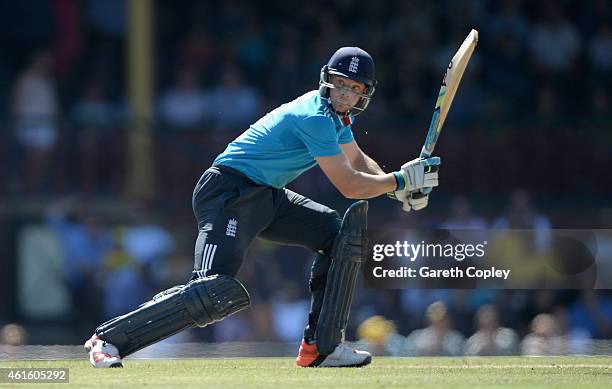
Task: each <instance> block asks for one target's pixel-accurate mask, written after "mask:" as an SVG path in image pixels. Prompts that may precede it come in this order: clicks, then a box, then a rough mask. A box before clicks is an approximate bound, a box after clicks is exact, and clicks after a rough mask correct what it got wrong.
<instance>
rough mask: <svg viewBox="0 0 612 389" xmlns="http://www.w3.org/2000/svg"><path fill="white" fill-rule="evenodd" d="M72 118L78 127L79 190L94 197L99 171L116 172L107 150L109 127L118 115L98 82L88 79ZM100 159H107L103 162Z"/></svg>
mask: <svg viewBox="0 0 612 389" xmlns="http://www.w3.org/2000/svg"><path fill="white" fill-rule="evenodd" d="M71 117H72V119H73V120H74V124H75V125H76V126H77V128H76V143H77V158H78V163H77V164H76V165H77V167H78V169H79V170H80V175H79V176H80V177H79V178H80V180H79V184H80V185H79V187H80V189H81V191H82V192H84V193H90V194H91V193H96V192H97V191H98V190H99V189H101V188H102V187H103V186H102V184H103V183H102V182H101V180H102V170H103V169H104V168H106V169H107V171H109V172H108V174H112V172H113V171H115V170H117V169H116V168H117V161H116V159H115V158H114V156H113V155H112V148H111V147H110V146H111V143H112V139H111V136H112V135H113V134H112V127H113V126H114V125H116V121H117V119H118V118H117V111H116V109H115V107H113V105H112V104H111V103H110V102H109V100H108V98H107V95H106V90H105V88H104V86H103V85H102V84H101V82H100V81H98V80H97V79H91V80H89V81H88V82H87V83H86V84H85V86H84V87H83V92H82V95H81V97H80V99H79V100H78V101H77V102H76V104H75V106H74V108H73V109H72V115H71ZM115 135H116V134H115ZM103 155H104V156H108V157H110V158H103V157H102V156H103ZM115 180H116V179H115ZM109 184H110V183H109ZM107 188H108V187H107Z"/></svg>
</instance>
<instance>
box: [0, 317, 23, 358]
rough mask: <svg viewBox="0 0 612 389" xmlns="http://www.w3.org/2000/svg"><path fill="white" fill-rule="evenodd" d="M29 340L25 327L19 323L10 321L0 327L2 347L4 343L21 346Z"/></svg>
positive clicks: (0, 343) (0, 344)
mask: <svg viewBox="0 0 612 389" xmlns="http://www.w3.org/2000/svg"><path fill="white" fill-rule="evenodd" d="M27 340H28V334H27V332H26V330H25V328H23V326H21V325H19V324H17V323H9V324H6V325H4V326H2V327H0V347H1V346H2V345H7V346H21V345H24V344H26V343H27ZM0 354H2V353H0Z"/></svg>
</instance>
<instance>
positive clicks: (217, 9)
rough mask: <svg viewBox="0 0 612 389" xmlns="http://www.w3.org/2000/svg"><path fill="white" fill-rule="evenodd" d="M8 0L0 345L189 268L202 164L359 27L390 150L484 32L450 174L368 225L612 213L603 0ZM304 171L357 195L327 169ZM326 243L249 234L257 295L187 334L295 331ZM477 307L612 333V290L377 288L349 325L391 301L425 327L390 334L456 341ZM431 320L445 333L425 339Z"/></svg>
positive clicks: (416, 139)
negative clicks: (469, 41)
mask: <svg viewBox="0 0 612 389" xmlns="http://www.w3.org/2000/svg"><path fill="white" fill-rule="evenodd" d="M149 12H150V16H151V19H150V22H151V23H150V25H147V20H148V19H147V15H148V14H149ZM0 20H1V22H0V32H1V33H0V118H1V119H2V120H1V121H0V296H2V297H1V299H0V328H1V329H0V344H9V345H10V344H79V343H81V342H82V341H83V340H84V339H85V338H86V337H88V336H89V335H90V334H91V332H92V330H93V329H94V328H95V325H96V324H98V323H99V322H101V321H102V320H105V319H107V318H110V317H112V316H114V315H116V314H119V313H123V312H126V311H128V310H130V309H132V308H134V307H135V306H137V305H138V304H139V303H141V302H143V301H145V300H147V299H148V298H149V297H150V296H151V295H152V294H153V293H155V292H156V291H158V290H161V289H163V288H166V287H169V286H172V285H175V284H178V283H183V282H185V281H186V280H187V278H188V277H189V273H190V270H191V266H192V255H193V254H192V251H193V243H194V240H195V236H196V234H195V232H196V231H195V223H194V220H193V216H192V214H191V203H190V200H191V191H192V189H193V185H194V183H195V182H196V180H197V178H198V177H199V175H200V174H201V173H202V172H203V171H204V169H205V168H206V167H207V166H208V165H209V164H210V162H211V160H212V158H213V157H214V156H215V155H216V154H217V153H219V152H220V151H222V149H223V148H224V146H225V144H226V143H227V142H228V141H229V140H231V139H232V138H233V137H235V136H236V135H238V134H239V133H241V132H242V131H243V130H244V129H245V128H246V127H247V126H248V124H249V123H251V122H252V121H254V120H256V119H257V118H258V117H259V116H260V115H261V114H263V113H265V112H267V111H269V110H270V109H272V108H274V107H275V106H277V105H278V104H280V103H283V102H285V101H287V100H290V99H292V98H294V97H296V96H298V95H300V94H302V93H304V92H306V91H308V90H312V89H315V88H316V87H317V82H318V77H319V70H320V68H321V66H322V65H323V64H324V63H325V62H326V61H327V59H328V57H329V56H330V54H331V53H332V52H333V51H334V50H335V49H336V48H337V47H339V46H342V45H357V46H360V47H362V48H364V49H366V50H368V51H369V52H370V53H371V54H372V55H373V56H374V58H375V60H376V65H377V78H378V80H379V88H378V89H377V91H376V94H375V96H374V99H373V101H372V103H371V105H370V107H369V108H368V110H367V112H366V113H365V114H364V115H363V116H361V117H359V118H358V119H359V120H358V121H357V123H356V125H355V126H354V132H355V136H356V138H357V140H358V142H359V144H360V145H361V146H362V148H363V149H364V150H366V152H368V153H369V154H370V155H372V156H373V157H374V158H375V159H376V160H377V161H379V162H380V164H381V166H384V168H386V169H387V170H391V169H396V168H398V167H399V166H400V165H401V164H402V163H403V162H404V161H405V160H407V159H411V158H413V157H414V156H416V154H417V153H418V151H419V150H420V146H421V144H422V140H423V137H424V134H425V132H426V126H427V123H428V122H429V118H430V115H431V110H432V106H433V103H434V100H435V96H436V93H437V91H438V88H439V82H440V78H441V75H442V72H443V69H444V67H445V66H446V64H447V61H448V59H449V58H450V57H451V55H452V53H453V52H454V51H455V50H456V48H457V47H458V45H459V44H460V42H461V41H462V40H463V38H464V36H465V35H466V33H467V32H468V31H469V29H470V28H477V29H478V30H479V31H480V37H481V39H480V42H479V46H478V48H477V51H476V54H475V57H474V58H473V60H472V63H471V64H470V66H469V69H468V71H467V72H466V78H465V79H464V80H463V83H462V85H461V88H460V91H459V92H458V95H457V97H456V99H455V103H454V105H453V107H452V110H451V114H450V115H449V118H448V120H447V124H446V128H445V130H444V135H443V136H442V137H441V140H440V142H439V145H438V148H437V153H438V154H439V155H441V156H442V157H443V159H444V169H443V173H442V186H441V187H440V188H439V189H437V190H436V192H435V193H434V195H433V196H432V201H431V204H430V206H429V208H428V209H427V210H426V211H424V212H421V213H418V214H414V213H412V214H404V213H403V212H402V211H401V210H400V207H398V204H397V203H395V202H392V201H390V200H387V199H382V198H381V199H376V200H373V201H372V202H371V207H370V209H371V213H370V226H385V227H395V228H419V227H435V226H441V225H442V226H449V225H452V226H454V227H455V228H457V227H459V226H462V227H469V226H471V227H481V228H484V227H487V226H500V225H505V226H510V227H513V228H526V229H538V230H542V231H545V230H546V229H549V228H589V229H594V228H612V208H611V206H612V204H611V203H610V193H612V180H610V179H609V172H608V171H607V169H608V168H609V167H610V166H612V163H611V162H612V132H611V131H610V127H611V123H612V121H611V119H612V111H611V109H612V106H611V104H612V103H611V101H610V99H611V92H610V91H611V90H612V28H611V23H612V22H611V20H612V8H611V6H610V4H609V3H608V2H606V1H604V0H601V1H595V0H593V1H582V2H578V1H575V2H569V1H529V2H527V1H519V0H506V1H500V2H492V1H484V0H469V1H440V2H435V3H434V2H428V1H410V2H399V1H398V2H391V1H380V2H358V1H351V0H337V1H325V2H323V1H311V2H308V3H307V4H303V5H300V6H299V7H297V6H295V5H294V4H292V3H288V2H276V1H267V2H246V1H244V2H243V1H224V2H211V1H175V2H163V1H151V2H145V1H138V0H133V1H121V0H108V1H103V0H90V1H82V2H77V1H70V0H52V1H42V0H40V1H38V0H29V1H24V2H3V3H2V4H1V5H0ZM148 28H150V30H148ZM147 31H148V32H147ZM149 49H150V50H149ZM468 172H469V174H467V173H468ZM290 187H291V188H293V189H294V190H296V191H298V192H300V193H303V194H305V195H307V196H310V197H312V198H313V199H314V200H316V201H319V202H322V203H326V204H329V205H330V206H333V207H336V209H338V210H339V211H341V212H342V211H344V209H345V208H346V207H347V206H348V204H349V201H348V200H345V199H342V197H341V195H340V194H339V193H338V192H337V191H336V190H335V189H334V188H333V187H332V185H331V184H330V183H329V182H328V181H327V179H326V178H325V177H324V176H323V174H322V173H321V172H320V170H319V169H317V168H315V169H313V170H312V171H311V172H309V173H308V174H306V175H305V176H304V177H302V178H300V179H299V180H297V181H296V182H294V183H292V184H291V185H290ZM607 244H608V251H606V252H605V255H604V256H603V260H604V261H608V263H612V249H610V245H611V244H612V243H610V242H607ZM525 255H528V253H526V254H525ZM309 265H310V255H309V254H308V253H307V252H305V251H304V250H300V249H294V248H283V247H278V246H274V245H269V244H265V243H258V244H256V245H254V247H252V249H251V250H250V252H249V255H248V257H247V259H246V261H245V264H244V266H243V269H242V270H241V273H240V278H241V279H242V280H244V282H245V283H246V285H247V287H248V289H249V290H250V291H251V294H252V298H253V306H252V307H251V308H250V309H249V310H248V311H246V312H243V313H241V314H239V315H237V316H234V317H232V318H229V319H227V320H226V321H224V322H222V323H218V324H216V325H214V326H211V327H209V328H206V329H199V330H190V331H187V332H185V333H184V334H182V335H181V336H180V337H179V339H177V341H179V340H180V341H198V342H201V341H202V342H223V341H280V342H294V343H295V345H296V347H297V342H298V341H299V337H300V333H301V329H302V327H303V324H304V323H305V317H306V313H305V312H306V310H307V305H308V301H307V298H308V291H307V282H306V280H307V274H308V270H309ZM434 302H440V303H437V304H434V305H431V304H432V303H434ZM485 306H486V307H488V308H486V309H484V310H483V309H482V307H485ZM428 307H429V309H428ZM491 307H492V308H491ZM479 310H480V312H481V313H482V312H492V311H495V312H497V314H498V315H499V324H500V325H501V326H503V327H507V328H511V329H513V331H514V332H515V334H516V340H515V341H514V343H513V348H512V350H511V352H512V353H521V352H525V353H536V354H537V353H542V354H547V353H552V354H555V353H561V354H564V353H569V354H572V353H588V352H592V351H593V350H591V349H589V346H588V345H589V344H590V343H589V339H599V340H602V339H603V340H605V339H610V337H612V294H611V293H610V292H609V291H596V292H593V291H573V290H566V291H535V290H534V291H495V290H475V291H452V290H405V291H374V290H367V289H362V290H360V291H359V292H358V295H357V297H356V302H355V308H354V310H353V312H352V315H351V323H350V327H349V333H348V337H349V339H357V338H358V337H359V335H362V336H367V331H362V332H359V333H358V331H357V328H358V326H359V324H360V323H362V322H363V321H364V320H365V319H367V318H369V317H371V316H372V315H375V314H379V315H384V316H385V317H386V318H387V319H389V320H392V321H393V322H394V327H395V331H396V332H397V334H398V336H399V335H402V336H408V335H411V334H412V338H410V336H408V337H407V338H396V339H400V340H399V341H398V342H399V343H398V342H395V343H394V345H395V346H393V345H391V344H388V345H387V346H389V347H387V348H386V350H382V349H381V350H380V352H386V353H394V352H395V353H396V354H398V355H415V354H419V353H421V354H422V353H430V354H451V353H462V352H463V351H464V349H465V348H464V346H463V344H464V343H463V341H464V339H467V338H468V337H470V336H471V335H473V334H474V333H475V332H476V330H478V329H479V327H478V320H476V313H477V312H478V311H479ZM481 315H484V313H482V314H481ZM368 323H370V324H372V321H370V322H368ZM481 325H482V323H481ZM428 326H429V328H432V329H435V331H440V332H439V333H441V334H446V335H442V338H443V339H447V338H448V343H449V344H448V345H447V346H448V347H433V346H432V347H431V348H429V347H425V348H422V349H419V350H421V351H418V350H417V348H416V346H414V344H413V343H414V339H415V337H418V336H420V335H422V332H421V333H418V332H417V333H415V332H414V330H417V329H421V328H425V327H428ZM373 328H377V329H385V331H390V332H392V331H393V326H391V325H390V322H387V321H383V320H379V321H376V320H374V324H373ZM452 331H456V332H452ZM375 332H376V331H375ZM435 333H438V332H435ZM446 336H447V337H446ZM389 339H390V338H385V340H389ZM406 339H412V342H413V343H411V342H408V341H406ZM521 339H523V340H525V341H524V342H523V343H522V346H521V343H520V342H521ZM370 340H372V339H370ZM426 340H427V339H425V340H424V341H426ZM398 344H401V346H397V345H398ZM394 347H395V348H394ZM423 350H426V351H423ZM599 352H600V353H601V352H604V353H610V349H609V348H608V349H604V350H599Z"/></svg>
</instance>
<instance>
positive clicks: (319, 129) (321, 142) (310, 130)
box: [294, 116, 342, 158]
mask: <svg viewBox="0 0 612 389" xmlns="http://www.w3.org/2000/svg"><path fill="white" fill-rule="evenodd" d="M294 133H295V135H296V136H297V137H298V138H299V139H300V140H301V141H302V142H304V145H306V148H307V149H308V152H309V153H310V155H312V156H313V158H314V157H329V156H332V155H338V154H340V153H341V152H342V150H341V149H340V145H339V144H338V140H337V138H336V128H335V126H334V123H333V121H332V120H330V119H329V118H328V117H326V116H309V117H307V118H305V119H302V120H299V121H298V123H297V125H296V126H295V129H294Z"/></svg>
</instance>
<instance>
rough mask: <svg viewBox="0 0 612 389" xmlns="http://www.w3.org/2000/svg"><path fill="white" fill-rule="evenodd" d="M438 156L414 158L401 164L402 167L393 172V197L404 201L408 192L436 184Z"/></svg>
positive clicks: (439, 162)
mask: <svg viewBox="0 0 612 389" xmlns="http://www.w3.org/2000/svg"><path fill="white" fill-rule="evenodd" d="M441 162H442V161H441V160H440V158H439V157H429V158H415V159H413V160H412V161H410V162H406V163H405V164H403V165H402V168H401V169H400V170H398V171H396V172H394V173H393V174H394V175H395V180H396V181H397V189H396V190H395V192H393V193H394V195H395V198H397V199H398V200H400V201H402V202H404V199H406V198H407V197H408V193H410V192H417V191H420V190H421V189H422V188H433V187H436V186H438V168H439V166H440V164H441Z"/></svg>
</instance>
